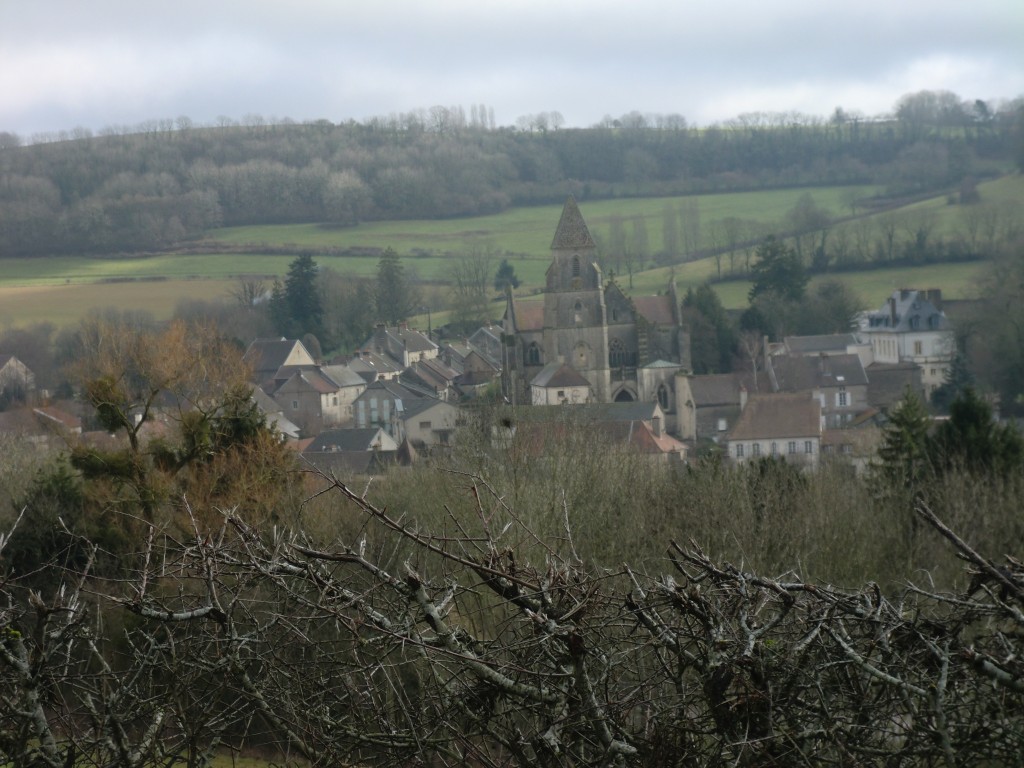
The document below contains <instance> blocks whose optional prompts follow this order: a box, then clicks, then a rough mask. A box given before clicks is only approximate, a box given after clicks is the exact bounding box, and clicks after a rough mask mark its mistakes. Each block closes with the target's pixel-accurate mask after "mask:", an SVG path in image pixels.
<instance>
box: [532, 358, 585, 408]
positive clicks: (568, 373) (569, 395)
mask: <svg viewBox="0 0 1024 768" xmlns="http://www.w3.org/2000/svg"><path fill="white" fill-rule="evenodd" d="M590 399H591V393H590V382H589V381H587V379H586V378H585V377H584V376H583V375H582V374H580V373H578V372H576V371H575V370H573V369H572V368H570V367H569V366H568V365H566V364H565V363H560V362H558V361H557V360H556V361H554V362H553V363H548V364H547V365H545V366H544V367H543V368H541V370H540V373H538V374H537V375H536V376H534V377H533V380H532V381H531V382H530V403H531V404H532V405H561V404H563V403H575V404H580V403H589V402H590Z"/></svg>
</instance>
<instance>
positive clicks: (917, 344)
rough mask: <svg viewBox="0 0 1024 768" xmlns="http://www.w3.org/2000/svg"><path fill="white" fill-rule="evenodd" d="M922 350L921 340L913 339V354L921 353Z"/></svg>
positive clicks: (922, 352)
mask: <svg viewBox="0 0 1024 768" xmlns="http://www.w3.org/2000/svg"><path fill="white" fill-rule="evenodd" d="M923 350H924V344H923V343H922V342H920V341H915V342H914V354H915V355H923V354H924V351H923Z"/></svg>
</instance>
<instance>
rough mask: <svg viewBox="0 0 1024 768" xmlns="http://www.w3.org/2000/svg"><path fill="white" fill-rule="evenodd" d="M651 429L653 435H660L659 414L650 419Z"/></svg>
mask: <svg viewBox="0 0 1024 768" xmlns="http://www.w3.org/2000/svg"><path fill="white" fill-rule="evenodd" d="M651 430H652V431H653V432H654V436H655V437H661V435H662V428H661V416H655V417H654V418H653V419H651Z"/></svg>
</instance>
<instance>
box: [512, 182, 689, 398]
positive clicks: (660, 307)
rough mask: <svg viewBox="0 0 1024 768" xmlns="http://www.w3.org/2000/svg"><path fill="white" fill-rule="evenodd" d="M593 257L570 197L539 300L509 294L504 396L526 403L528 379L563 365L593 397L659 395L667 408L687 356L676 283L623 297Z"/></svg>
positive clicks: (588, 236)
mask: <svg viewBox="0 0 1024 768" xmlns="http://www.w3.org/2000/svg"><path fill="white" fill-rule="evenodd" d="M596 261H597V245H596V243H595V242H594V239H593V237H592V236H591V234H590V231H589V229H588V228H587V225H586V222H585V221H584V220H583V216H582V214H581V213H580V210H579V207H578V206H577V204H576V201H575V200H574V199H573V198H571V197H570V198H569V199H568V200H567V201H566V203H565V207H564V208H563V210H562V216H561V218H560V220H559V222H558V226H557V228H556V230H555V236H554V239H553V241H552V243H551V265H550V266H549V267H548V271H547V281H546V285H545V290H544V296H543V300H542V301H531V300H517V299H513V298H512V297H511V295H510V296H509V300H508V305H507V307H506V311H505V318H504V321H503V332H504V340H505V345H506V346H505V349H506V354H505V360H504V361H503V362H504V364H505V373H504V376H505V378H504V382H503V384H504V388H505V396H506V397H507V398H508V399H509V401H510V402H512V403H528V402H530V399H531V398H530V393H529V385H530V382H532V381H533V380H534V379H535V378H536V377H537V375H538V374H540V373H541V371H543V370H544V368H545V366H547V365H549V364H551V363H562V364H565V365H567V366H569V367H570V368H572V369H573V370H574V371H576V372H577V373H579V374H580V375H581V376H582V377H583V378H584V379H586V381H587V382H588V383H589V385H590V391H591V397H592V398H593V400H594V401H595V402H599V403H609V402H630V401H637V400H642V401H645V402H648V401H649V402H653V401H655V400H656V399H660V400H661V401H662V402H663V404H665V405H668V406H669V407H670V408H671V407H672V404H673V403H674V399H675V398H674V396H672V395H671V393H670V392H669V391H668V390H669V389H670V388H671V387H672V386H673V382H674V374H675V372H676V371H678V370H686V369H689V358H690V344H689V336H688V335H687V334H686V332H685V331H684V330H683V328H682V325H681V323H680V316H679V298H678V296H677V295H676V291H675V285H674V284H670V285H669V286H667V290H666V292H665V293H664V294H662V295H659V296H645V297H636V298H630V297H628V296H626V295H625V293H623V291H622V289H621V288H619V286H618V285H617V284H616V283H615V282H614V281H608V282H606V281H605V280H604V276H603V275H602V273H601V269H600V268H599V267H598V266H597V263H596ZM659 393H660V394H659Z"/></svg>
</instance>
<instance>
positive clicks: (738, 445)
mask: <svg viewBox="0 0 1024 768" xmlns="http://www.w3.org/2000/svg"><path fill="white" fill-rule="evenodd" d="M736 458H737V459H742V458H743V443H736Z"/></svg>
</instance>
